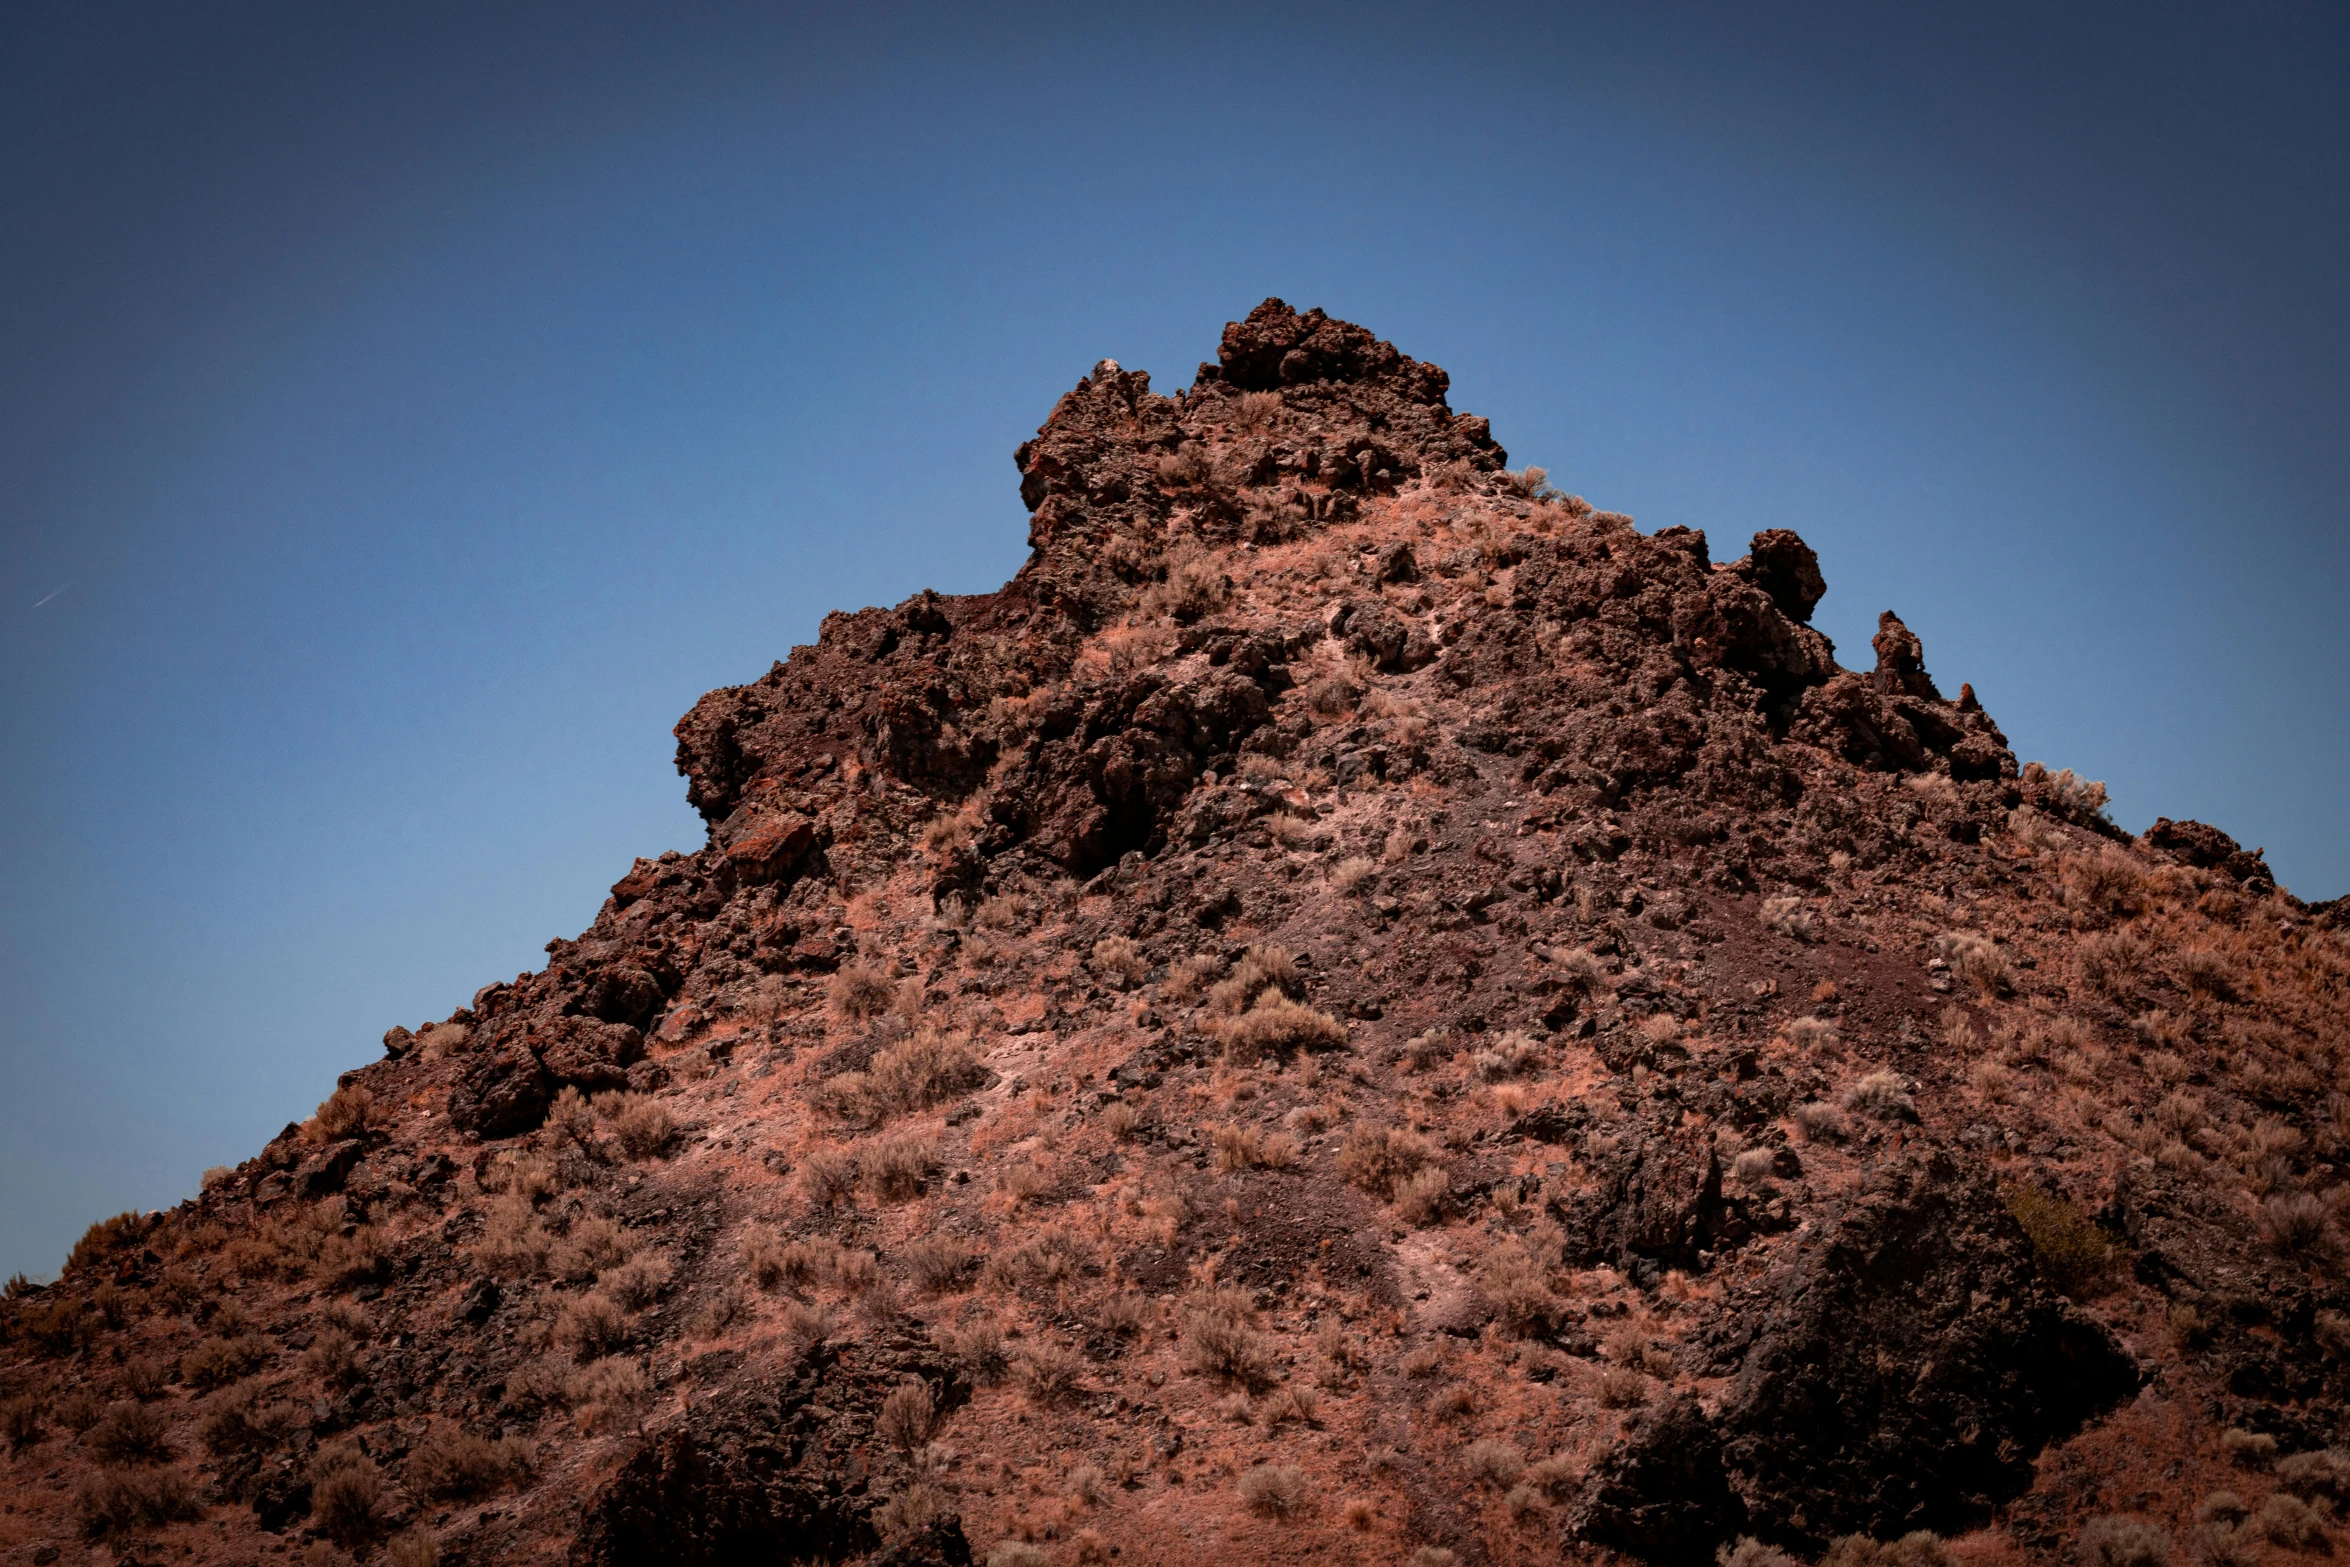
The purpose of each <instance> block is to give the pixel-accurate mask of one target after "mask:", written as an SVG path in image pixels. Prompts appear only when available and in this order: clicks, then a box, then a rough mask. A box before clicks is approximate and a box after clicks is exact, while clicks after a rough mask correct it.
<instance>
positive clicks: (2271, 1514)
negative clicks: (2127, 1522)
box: [2130, 1491, 2327, 1567]
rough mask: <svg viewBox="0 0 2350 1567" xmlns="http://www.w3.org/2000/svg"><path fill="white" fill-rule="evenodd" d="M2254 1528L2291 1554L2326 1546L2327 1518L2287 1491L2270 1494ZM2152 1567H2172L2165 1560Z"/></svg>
mask: <svg viewBox="0 0 2350 1567" xmlns="http://www.w3.org/2000/svg"><path fill="white" fill-rule="evenodd" d="M2252 1525H2253V1527H2254V1528H2256V1529H2258V1530H2259V1531H2260V1532H2261V1533H2262V1534H2263V1535H2265V1536H2267V1538H2268V1541H2269V1543H2270V1544H2272V1545H2281V1546H2283V1547H2285V1548H2286V1549H2287V1550H2290V1551H2312V1550H2316V1549H2318V1548H2320V1547H2322V1546H2324V1545H2325V1544H2326V1543H2327V1542H2326V1515H2325V1514H2324V1513H2322V1512H2320V1511H2319V1510H2318V1509H2316V1508H2314V1507H2312V1506H2310V1505H2309V1504H2308V1503H2307V1502H2305V1501H2303V1500H2302V1499H2301V1498H2300V1497H2298V1496H2294V1495H2292V1494H2290V1493H2289V1492H2285V1491H2271V1492H2270V1493H2269V1494H2268V1497H2267V1499H2266V1500H2265V1501H2263V1502H2262V1503H2261V1504H2260V1507H2259V1509H2258V1510H2257V1511H2256V1512H2254V1513H2253V1515H2252ZM2130 1567H2136V1564H2130ZM2151 1567H2169V1563H2168V1561H2167V1559H2166V1560H2164V1561H2161V1562H2155V1563H2152V1564H2151Z"/></svg>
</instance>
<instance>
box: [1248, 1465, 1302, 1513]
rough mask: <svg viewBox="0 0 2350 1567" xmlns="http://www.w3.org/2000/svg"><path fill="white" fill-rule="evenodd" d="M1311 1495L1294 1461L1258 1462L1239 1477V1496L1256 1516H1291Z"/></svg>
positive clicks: (1300, 1510)
mask: <svg viewBox="0 0 2350 1567" xmlns="http://www.w3.org/2000/svg"><path fill="white" fill-rule="evenodd" d="M1311 1495H1312V1488H1311V1487H1310V1486H1309V1484H1308V1483H1307V1480H1306V1473H1305V1471H1304V1470H1303V1469H1300V1468H1298V1467H1297V1466H1296V1465H1295V1464H1259V1465H1258V1466H1257V1467H1256V1468H1254V1469H1251V1470H1250V1471H1249V1472H1248V1473H1246V1474H1244V1475H1242V1476H1241V1477H1240V1499H1241V1500H1242V1501H1243V1502H1246V1503H1247V1504H1248V1508H1249V1511H1250V1512H1253V1513H1256V1514H1257V1515H1258V1516H1260V1517H1264V1518H1282V1519H1287V1518H1291V1517H1294V1516H1296V1515H1297V1514H1298V1513H1300V1512H1303V1511H1304V1510H1305V1506H1306V1502H1307V1500H1308V1498H1309V1497H1310V1496H1311Z"/></svg>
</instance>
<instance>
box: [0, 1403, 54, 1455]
mask: <svg viewBox="0 0 2350 1567" xmlns="http://www.w3.org/2000/svg"><path fill="white" fill-rule="evenodd" d="M45 1412H46V1405H45V1401H44V1400H43V1399H42V1397H41V1395H39V1394H38V1393H20V1394H18V1395H17V1396H16V1397H14V1398H12V1399H9V1400H8V1401H7V1402H6V1403H0V1437H5V1438H6V1439H7V1441H8V1448H9V1451H11V1452H21V1451H22V1450H23V1449H25V1448H28V1447H30V1446H32V1445H33V1444H34V1443H35V1442H38V1441H39V1440H41V1417H42V1415H43V1414H44V1413H45Z"/></svg>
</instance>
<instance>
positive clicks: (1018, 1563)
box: [987, 1540, 1053, 1567]
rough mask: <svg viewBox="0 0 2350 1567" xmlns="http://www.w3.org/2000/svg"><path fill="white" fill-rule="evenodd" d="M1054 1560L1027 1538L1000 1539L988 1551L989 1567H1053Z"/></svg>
mask: <svg viewBox="0 0 2350 1567" xmlns="http://www.w3.org/2000/svg"><path fill="white" fill-rule="evenodd" d="M1052 1560H1053V1559H1052V1558H1051V1557H1050V1556H1047V1555H1045V1553H1044V1552H1042V1551H1040V1550H1038V1549H1037V1548H1036V1547H1035V1546H1033V1545H1030V1544H1029V1543H1028V1542H1027V1541H1026V1540H998V1541H997V1542H996V1544H995V1549H993V1550H991V1551H989V1552H988V1553H987V1567H1052Z"/></svg>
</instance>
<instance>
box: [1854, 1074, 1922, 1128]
mask: <svg viewBox="0 0 2350 1567" xmlns="http://www.w3.org/2000/svg"><path fill="white" fill-rule="evenodd" d="M1910 1086H1911V1085H1910V1082H1909V1080H1908V1079H1907V1078H1905V1077H1903V1076H1902V1075H1901V1074H1900V1073H1899V1072H1871V1073H1870V1074H1869V1075H1868V1076H1866V1077H1864V1078H1861V1079H1860V1080H1859V1081H1858V1082H1854V1083H1850V1084H1847V1085H1846V1087H1845V1089H1844V1092H1843V1093H1842V1094H1840V1095H1839V1096H1838V1098H1839V1099H1840V1100H1841V1102H1842V1103H1843V1106H1844V1108H1845V1109H1846V1110H1847V1111H1849V1112H1851V1113H1852V1114H1854V1115H1863V1116H1867V1117H1868V1118H1869V1119H1870V1120H1872V1121H1914V1120H1916V1119H1917V1114H1918V1105H1917V1101H1916V1100H1915V1099H1914V1098H1912V1097H1911V1096H1910V1092H1909V1090H1910Z"/></svg>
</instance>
